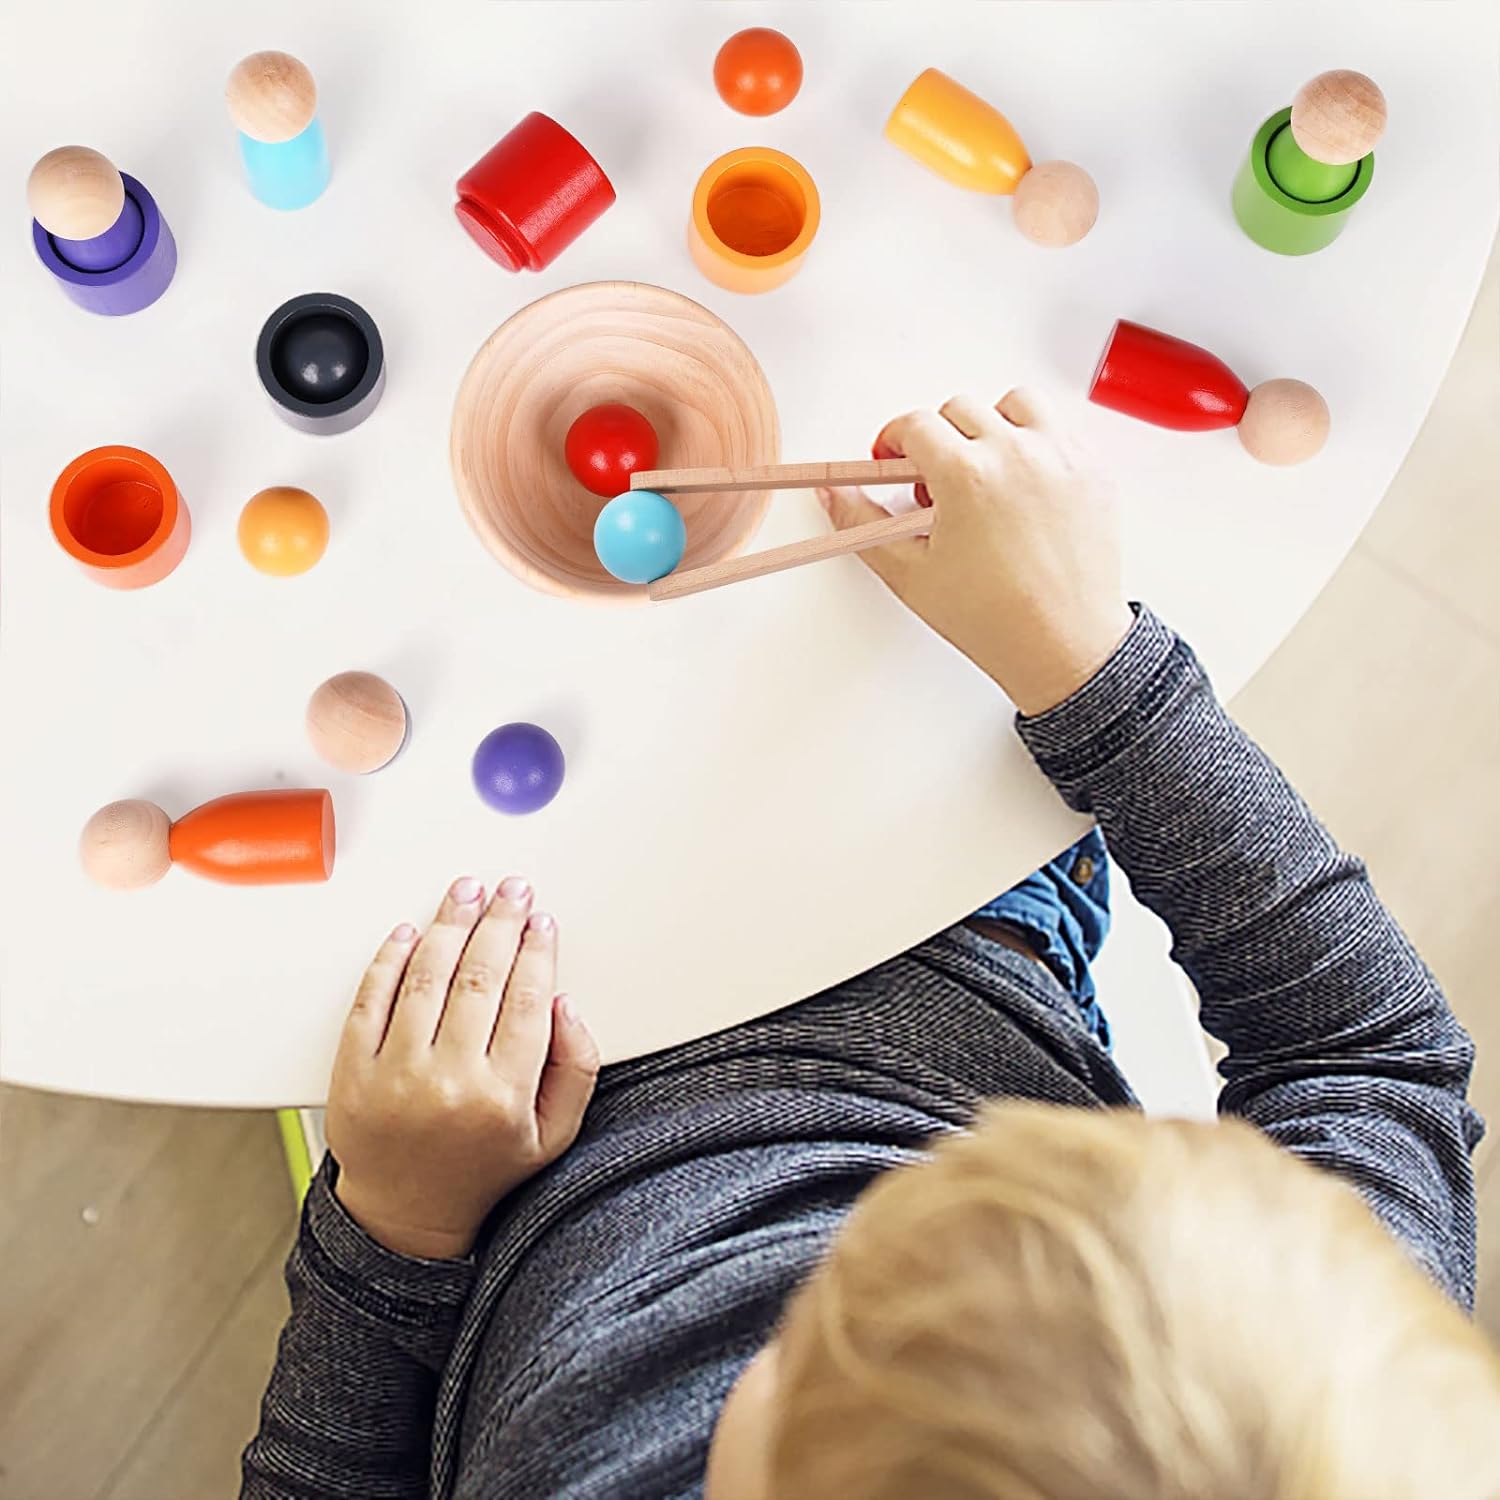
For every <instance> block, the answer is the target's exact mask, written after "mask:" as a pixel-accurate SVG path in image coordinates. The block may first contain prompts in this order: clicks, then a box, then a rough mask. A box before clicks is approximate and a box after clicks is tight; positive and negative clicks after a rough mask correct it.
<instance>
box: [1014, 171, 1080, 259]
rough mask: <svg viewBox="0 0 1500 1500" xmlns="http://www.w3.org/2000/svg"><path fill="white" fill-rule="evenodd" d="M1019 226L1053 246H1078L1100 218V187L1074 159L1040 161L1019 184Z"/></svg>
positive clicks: (1039, 242)
mask: <svg viewBox="0 0 1500 1500" xmlns="http://www.w3.org/2000/svg"><path fill="white" fill-rule="evenodd" d="M1013 203H1014V208H1015V215H1016V228H1017V229H1019V230H1020V231H1021V233H1022V234H1024V235H1025V236H1026V238H1027V239H1029V240H1031V241H1032V243H1033V244H1037V245H1045V246H1047V247H1048V248H1050V249H1061V248H1062V247H1063V246H1065V245H1076V244H1077V243H1078V241H1079V240H1081V239H1082V238H1083V237H1084V235H1086V234H1087V233H1088V232H1089V230H1091V229H1092V228H1093V227H1094V222H1095V220H1096V219H1098V217H1099V189H1098V188H1097V187H1096V186H1095V185H1094V179H1093V178H1092V177H1090V176H1089V174H1088V173H1087V172H1085V171H1084V170H1083V168H1082V167H1080V166H1078V165H1077V164H1076V163H1074V162H1071V161H1042V162H1038V163H1037V164H1036V165H1035V166H1034V167H1032V169H1031V170H1030V171H1029V172H1027V173H1026V174H1025V176H1023V177H1022V178H1021V180H1020V182H1019V183H1017V184H1016V191H1015V197H1014V200H1013Z"/></svg>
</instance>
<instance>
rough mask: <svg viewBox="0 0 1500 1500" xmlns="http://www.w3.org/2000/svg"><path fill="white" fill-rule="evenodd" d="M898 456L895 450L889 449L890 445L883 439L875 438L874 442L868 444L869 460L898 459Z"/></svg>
mask: <svg viewBox="0 0 1500 1500" xmlns="http://www.w3.org/2000/svg"><path fill="white" fill-rule="evenodd" d="M900 456H901V455H900V454H899V453H897V452H896V450H895V449H894V448H893V447H891V445H890V444H889V443H888V442H886V440H885V439H884V438H883V437H877V438H876V439H875V441H874V442H873V443H871V444H870V457H871V458H899V457H900Z"/></svg>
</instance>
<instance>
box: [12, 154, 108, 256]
mask: <svg viewBox="0 0 1500 1500" xmlns="http://www.w3.org/2000/svg"><path fill="white" fill-rule="evenodd" d="M26 202H27V204H28V206H29V207H30V209H31V216H32V218H34V219H35V220H36V221H37V223H38V224H40V225H41V226H42V228H43V229H45V230H46V231H47V233H48V234H55V235H56V236H57V237H58V239H60V240H91V239H93V238H94V236H95V235H100V234H103V233H104V231H105V230H106V229H108V228H109V227H110V226H111V225H112V224H113V223H114V222H115V220H116V219H118V218H119V217H120V211H121V209H123V208H124V207H125V184H124V182H123V181H122V180H121V178H120V174H119V172H118V171H117V170H116V169H115V164H114V163H113V162H112V161H111V160H110V159H109V158H108V157H107V156H101V155H100V154H99V153H98V152H97V151H91V150H90V149H89V148H88V147H87V146H59V147H58V148H57V149H56V150H55V151H49V152H48V153H47V154H46V155H45V156H44V157H43V158H42V159H41V160H40V161H39V162H38V163H37V164H36V165H35V166H34V167H33V168H32V169H31V176H30V177H29V178H28V179H27V182H26Z"/></svg>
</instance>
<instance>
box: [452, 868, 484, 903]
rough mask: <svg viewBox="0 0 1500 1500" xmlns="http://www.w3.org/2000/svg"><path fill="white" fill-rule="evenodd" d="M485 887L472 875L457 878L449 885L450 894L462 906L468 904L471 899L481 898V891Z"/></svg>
mask: <svg viewBox="0 0 1500 1500" xmlns="http://www.w3.org/2000/svg"><path fill="white" fill-rule="evenodd" d="M483 889H484V887H483V886H482V885H480V883H479V882H478V881H477V880H475V879H474V877H473V876H472V875H465V876H463V877H462V879H459V880H455V881H454V882H453V884H452V885H451V886H449V887H448V894H449V895H450V896H452V897H453V899H454V900H455V901H457V902H458V904H459V905H460V906H467V905H468V904H469V902H471V901H477V900H478V899H479V895H480V892H481V891H483Z"/></svg>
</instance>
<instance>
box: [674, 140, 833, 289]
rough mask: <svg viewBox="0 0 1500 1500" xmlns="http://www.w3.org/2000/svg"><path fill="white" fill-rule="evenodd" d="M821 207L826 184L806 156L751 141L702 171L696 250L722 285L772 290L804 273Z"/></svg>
mask: <svg viewBox="0 0 1500 1500" xmlns="http://www.w3.org/2000/svg"><path fill="white" fill-rule="evenodd" d="M820 213H821V209H820V207H819V204H818V190H817V188H816V187H815V186H814V185H813V180H812V178H811V177H809V176H808V175H807V169H806V168H805V167H804V166H803V165H802V164H801V162H797V161H793V160H792V158H791V157H790V156H787V155H785V154H784V153H783V152H780V151H773V150H771V148H770V147H769V146H744V147H742V148H741V149H740V150H738V151H730V152H729V153H727V154H726V155H724V156H721V157H720V158H719V159H718V160H717V161H715V162H713V163H711V164H710V166H709V168H708V170H707V171H706V172H704V174H703V175H702V176H701V177H700V178H699V179H698V186H697V188H696V189H695V190H694V192H693V215H692V218H691V219H690V220H689V221H688V250H689V251H690V252H691V253H692V257H693V260H694V262H695V263H696V264H697V267H698V269H699V270H700V271H702V272H703V274H704V275H705V276H707V277H708V279H709V280H710V281H712V282H714V283H715V284H716V285H718V286H722V287H727V288H728V289H729V290H730V291H731V292H769V291H770V290H771V289H772V287H778V286H780V285H781V284H782V283H783V282H785V281H789V280H790V279H791V278H792V277H793V276H794V275H795V274H796V272H797V267H798V266H800V265H801V264H802V258H803V256H805V255H806V254H807V250H808V247H809V246H810V245H811V244H812V242H813V236H814V235H815V234H817V232H818V219H819V216H820Z"/></svg>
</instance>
